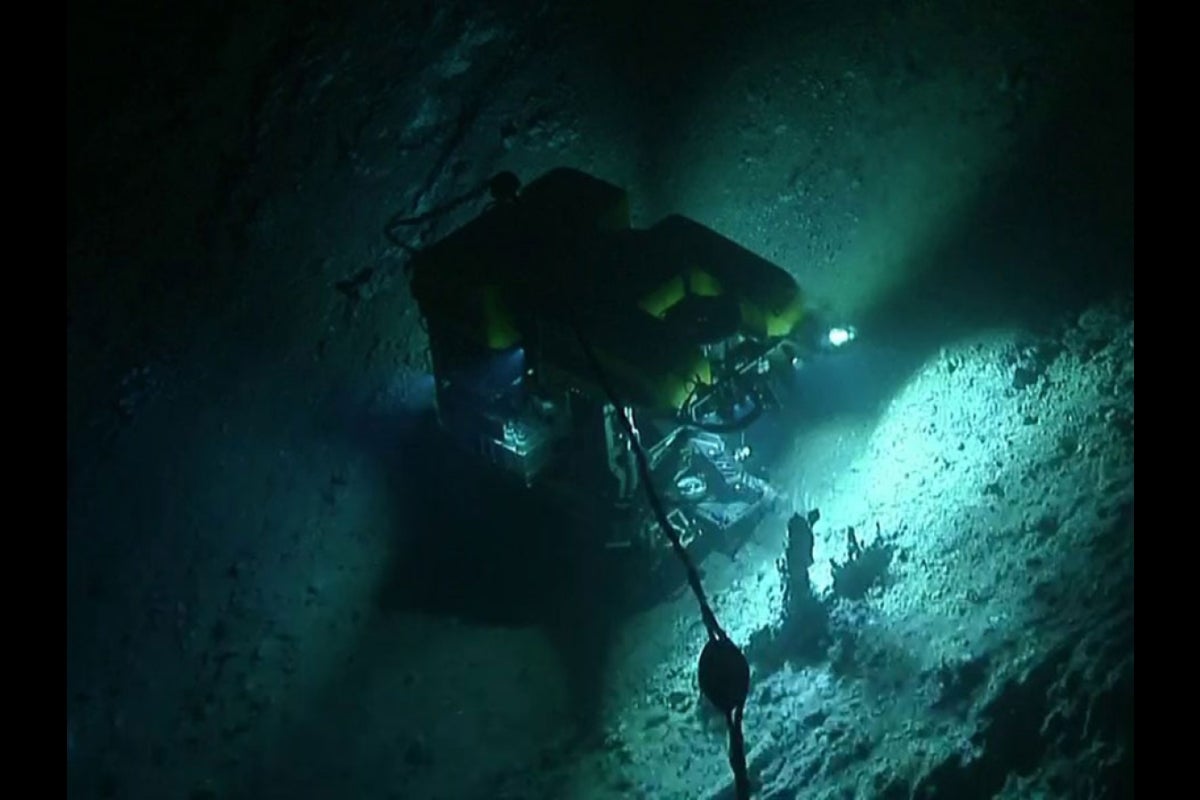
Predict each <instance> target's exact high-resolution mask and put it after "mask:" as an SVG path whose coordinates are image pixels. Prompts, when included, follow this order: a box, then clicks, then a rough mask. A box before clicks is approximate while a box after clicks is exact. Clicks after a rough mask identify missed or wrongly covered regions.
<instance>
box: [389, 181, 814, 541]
mask: <svg viewBox="0 0 1200 800" xmlns="http://www.w3.org/2000/svg"><path fill="white" fill-rule="evenodd" d="M498 177H501V176H498ZM503 177H504V178H505V179H506V180H504V181H494V182H493V193H494V195H495V196H496V197H497V199H496V202H494V203H493V204H492V205H491V206H489V207H488V208H487V209H486V210H485V211H484V212H482V213H481V214H480V215H479V216H478V217H476V218H475V219H473V220H472V221H470V222H468V223H466V224H465V225H463V226H462V227H460V228H458V229H457V230H455V231H453V232H452V233H450V234H448V235H447V236H445V237H444V238H443V239H441V240H440V241H438V242H436V243H435V244H433V245H431V246H429V247H427V248H425V249H424V250H422V251H420V252H419V253H417V254H416V255H415V256H414V258H413V259H412V261H411V262H410V265H409V267H410V273H409V274H410V280H411V289H412V293H413V295H414V297H415V299H416V301H417V303H418V306H419V309H420V313H421V315H422V317H423V319H424V322H425V325H426V328H427V332H428V335H429V347H430V355H431V361H432V369H433V373H434V378H435V396H436V406H437V416H438V420H439V422H440V424H441V426H442V427H443V428H444V429H445V431H446V432H448V434H449V435H450V436H451V437H452V438H454V439H455V440H457V441H458V442H459V443H461V445H463V446H464V447H465V448H466V449H468V450H469V451H471V452H472V453H474V454H475V455H476V456H478V457H479V458H480V459H482V461H483V462H484V463H485V464H486V465H489V467H490V468H491V469H494V470H495V471H497V472H502V473H504V474H507V475H509V476H511V478H512V479H513V481H514V482H516V483H517V484H519V485H523V486H525V487H528V488H529V489H530V490H532V491H538V492H543V493H545V494H546V495H547V496H548V497H550V498H551V499H552V500H553V501H555V502H556V503H557V504H559V505H561V507H562V508H563V509H564V510H565V511H566V512H568V513H570V514H572V515H573V516H575V517H577V518H578V519H579V520H581V521H582V522H583V523H585V524H586V525H585V527H586V529H587V530H589V531H590V533H589V535H592V536H595V537H597V541H598V542H599V543H601V544H603V545H604V546H605V547H608V548H613V549H619V550H622V551H627V552H630V553H631V554H633V555H634V556H635V557H637V558H644V559H646V560H647V562H648V563H649V564H657V563H658V562H659V561H660V560H661V559H662V558H663V557H665V556H668V555H669V553H670V547H669V545H668V537H666V536H664V535H663V532H662V531H661V530H660V524H659V521H658V518H657V517H656V515H655V514H654V513H651V509H650V508H649V507H648V505H647V503H646V501H645V499H644V495H643V492H642V488H643V487H642V486H641V483H642V482H643V481H644V474H645V472H644V470H640V469H639V468H638V464H637V462H636V459H635V453H634V447H633V443H632V442H631V436H634V437H636V438H637V440H638V442H639V443H640V447H641V450H642V451H643V453H644V454H645V457H646V459H647V461H648V466H649V471H650V475H651V478H652V482H653V484H654V486H655V488H656V489H657V490H658V492H659V494H660V495H661V498H662V505H663V509H664V511H665V514H666V518H667V519H668V520H669V522H670V524H671V525H672V526H673V527H674V528H675V530H676V531H677V532H678V534H679V537H680V539H681V541H682V544H683V545H684V546H685V547H686V548H687V549H688V551H689V552H690V553H693V554H695V555H696V556H697V557H699V556H700V555H702V554H703V552H707V551H709V550H711V549H714V548H722V549H732V548H736V547H737V546H738V545H739V544H740V543H741V541H742V540H744V538H745V537H746V536H747V535H748V534H749V533H750V532H751V531H752V530H753V527H754V526H755V524H756V523H757V521H758V520H759V519H761V517H762V516H763V515H764V513H766V512H767V511H768V509H770V508H771V507H772V505H773V503H774V502H775V500H776V499H777V492H776V490H775V489H774V488H773V487H772V486H771V484H770V482H769V480H768V479H767V477H766V474H765V471H763V470H762V469H761V468H759V467H757V466H756V464H755V458H754V455H755V454H754V453H752V452H751V449H750V447H749V446H748V445H747V440H746V436H745V433H746V431H747V430H748V429H749V428H750V427H751V426H753V425H754V424H755V422H756V421H757V420H758V419H759V418H760V417H761V415H762V414H764V413H765V412H769V411H770V410H771V409H772V408H773V407H775V406H777V405H778V404H779V398H780V392H779V390H780V386H781V385H782V382H783V381H786V379H787V376H788V374H789V373H790V372H791V371H793V370H794V368H795V365H796V364H798V363H800V362H802V360H803V359H805V358H807V357H808V356H809V354H810V353H811V352H812V351H813V350H814V349H816V348H819V347H821V346H822V344H821V343H822V341H823V340H822V338H821V337H822V336H823V335H824V334H825V333H826V331H825V330H823V329H822V328H821V327H820V326H819V325H818V324H817V323H816V321H815V319H814V318H813V315H812V314H811V313H810V310H809V309H808V308H807V307H806V305H805V298H804V295H803V293H802V292H801V290H800V288H799V286H797V284H796V282H795V281H794V280H793V279H792V277H791V276H790V275H789V274H788V273H787V272H785V271H784V270H783V269H781V268H780V267H778V266H775V265H774V264H772V263H770V262H769V261H766V260H765V259H763V258H760V257H758V256H756V255H755V254H753V253H751V252H750V251H748V250H746V249H744V248H742V247H740V246H739V245H737V244H735V243H734V242H732V241H730V240H729V239H726V238H725V237H723V236H721V235H720V234H718V233H716V232H715V231H713V230H711V229H709V228H707V227H705V226H704V225H701V224H699V223H697V222H695V221H693V220H690V219H687V218H685V217H682V216H677V215H672V216H668V217H666V218H665V219H663V220H661V221H660V222H658V223H656V224H655V225H653V226H652V227H650V228H646V229H635V228H632V227H631V226H630V219H629V203H628V198H627V195H626V193H625V191H624V190H622V189H621V188H619V187H617V186H614V185H612V184H610V183H607V182H605V181H602V180H599V179H597V178H594V177H591V176H589V175H587V174H585V173H582V172H579V171H576V170H572V169H555V170H553V171H551V172H549V173H546V174H545V175H543V176H541V177H540V178H538V179H536V180H535V181H533V182H532V183H530V184H529V185H528V186H526V187H525V188H524V189H523V190H521V191H519V192H518V191H517V186H518V184H517V182H516V179H515V177H513V176H511V175H509V174H505V175H504V176H503ZM497 186H500V187H501V190H499V191H498V190H497ZM829 341H832V340H829Z"/></svg>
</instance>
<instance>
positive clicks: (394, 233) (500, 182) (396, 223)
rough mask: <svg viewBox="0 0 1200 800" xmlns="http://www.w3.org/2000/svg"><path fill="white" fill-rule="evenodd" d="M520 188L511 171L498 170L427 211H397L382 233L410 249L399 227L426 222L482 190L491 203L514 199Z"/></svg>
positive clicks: (480, 194) (397, 243)
mask: <svg viewBox="0 0 1200 800" xmlns="http://www.w3.org/2000/svg"><path fill="white" fill-rule="evenodd" d="M520 188H521V181H520V179H518V178H517V176H516V175H515V174H513V173H511V172H498V173H496V174H495V175H493V176H492V177H490V178H488V179H487V180H486V181H484V182H483V183H481V184H479V185H478V186H476V187H475V188H473V189H470V190H468V191H466V192H464V193H463V194H460V195H459V196H458V197H452V198H450V199H449V200H447V201H446V202H444V203H442V204H440V205H438V206H435V207H434V208H431V209H429V210H428V211H426V212H424V213H422V214H417V215H415V216H411V217H405V216H403V215H401V214H399V213H397V214H393V215H392V216H391V218H390V219H388V221H387V224H386V225H384V226H383V235H384V236H386V237H387V239H388V241H389V242H391V243H392V244H394V245H396V247H400V248H403V249H405V250H409V251H412V250H413V247H412V246H411V245H409V244H408V242H405V241H404V240H403V239H401V238H400V234H399V233H398V231H399V229H400V228H405V227H409V226H412V225H422V224H424V223H426V222H430V221H432V220H435V219H437V218H438V217H441V216H443V215H445V214H448V213H450V212H451V211H453V210H454V209H456V208H458V207H459V206H461V205H464V204H465V203H469V202H471V201H472V200H475V199H476V198H479V197H482V196H483V193H484V192H490V193H491V195H492V202H493V203H507V202H511V201H512V200H515V199H516V197H517V191H518V190H519V189H520Z"/></svg>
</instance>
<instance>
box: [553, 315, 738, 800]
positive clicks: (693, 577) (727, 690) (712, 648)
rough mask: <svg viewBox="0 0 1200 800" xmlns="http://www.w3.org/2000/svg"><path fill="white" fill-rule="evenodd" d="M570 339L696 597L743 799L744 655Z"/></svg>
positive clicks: (594, 364) (589, 354)
mask: <svg viewBox="0 0 1200 800" xmlns="http://www.w3.org/2000/svg"><path fill="white" fill-rule="evenodd" d="M575 337H576V338H577V339H578V340H579V346H580V347H581V348H582V349H583V353H584V356H585V357H586V358H587V360H588V364H589V365H590V366H591V368H592V371H593V372H595V373H596V380H597V382H599V384H600V388H601V389H602V390H603V392H604V394H605V396H607V397H608V402H610V403H612V404H613V406H614V407H615V408H616V409H617V419H619V420H620V421H621V427H622V428H623V429H624V431H625V434H626V435H627V436H628V437H629V442H630V446H631V447H632V449H633V455H634V458H635V459H636V460H637V465H638V472H639V473H640V474H641V476H642V483H643V484H644V485H645V487H646V498H647V500H649V502H650V508H651V510H652V511H653V512H654V517H655V519H656V520H658V525H659V527H661V528H662V529H663V533H665V534H666V535H667V538H668V539H670V540H671V548H672V549H673V550H674V551H675V555H676V556H678V557H679V560H680V561H682V562H683V566H684V569H686V570H687V578H688V584H689V585H690V586H691V588H692V594H694V595H696V601H697V602H698V603H699V604H700V616H701V617H703V618H704V627H705V628H706V629H707V630H708V642H707V643H706V644H705V645H704V649H703V650H702V651H701V652H700V670H699V672H700V690H701V691H702V692H704V696H705V697H707V698H708V699H709V701H710V702H711V703H712V704H713V705H714V706H716V707H717V708H719V709H720V710H721V712H722V713H723V714H724V715H725V722H726V724H727V725H728V726H729V766H730V767H732V768H733V782H734V787H735V789H736V791H737V798H738V800H748V798H749V797H750V776H749V774H748V773H747V771H746V742H745V739H743V738H742V714H743V712H744V711H745V707H746V696H747V695H748V694H749V692H750V665H749V664H748V663H747V662H746V656H745V655H743V654H742V651H741V650H740V649H738V646H737V645H736V644H734V643H733V642H732V641H730V639H729V637H728V636H726V635H725V631H724V630H722V629H721V625H720V623H718V622H717V615H716V614H714V613H713V610H712V606H710V605H709V604H708V598H707V597H706V596H705V594H704V586H703V585H702V584H701V583H700V573H699V572H697V571H696V566H695V565H694V564H693V563H692V559H691V557H689V556H688V552H687V550H686V549H685V548H684V546H683V542H681V541H680V539H679V533H678V532H677V531H676V530H675V527H674V526H673V525H671V523H670V521H669V520H668V519H667V515H666V512H665V511H664V510H663V507H662V501H661V500H660V499H659V497H658V492H657V491H655V489H654V483H653V482H652V481H651V475H650V462H649V460H648V459H647V458H646V451H645V450H643V449H642V443H641V442H640V441H639V440H638V437H637V434H636V433H635V431H634V430H633V424H632V423H631V422H630V421H629V418H628V417H626V416H625V412H624V411H623V410H622V409H623V408H624V406H622V405H621V402H620V400H619V398H618V397H617V393H616V391H615V390H614V389H613V387H612V384H610V383H609V382H608V378H607V376H606V375H605V374H604V369H603V368H602V367H601V366H600V360H599V359H598V358H596V354H595V352H594V351H593V350H592V348H591V345H589V344H588V342H587V339H585V338H584V337H583V334H582V333H581V332H580V331H579V328H578V327H576V328H575Z"/></svg>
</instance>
